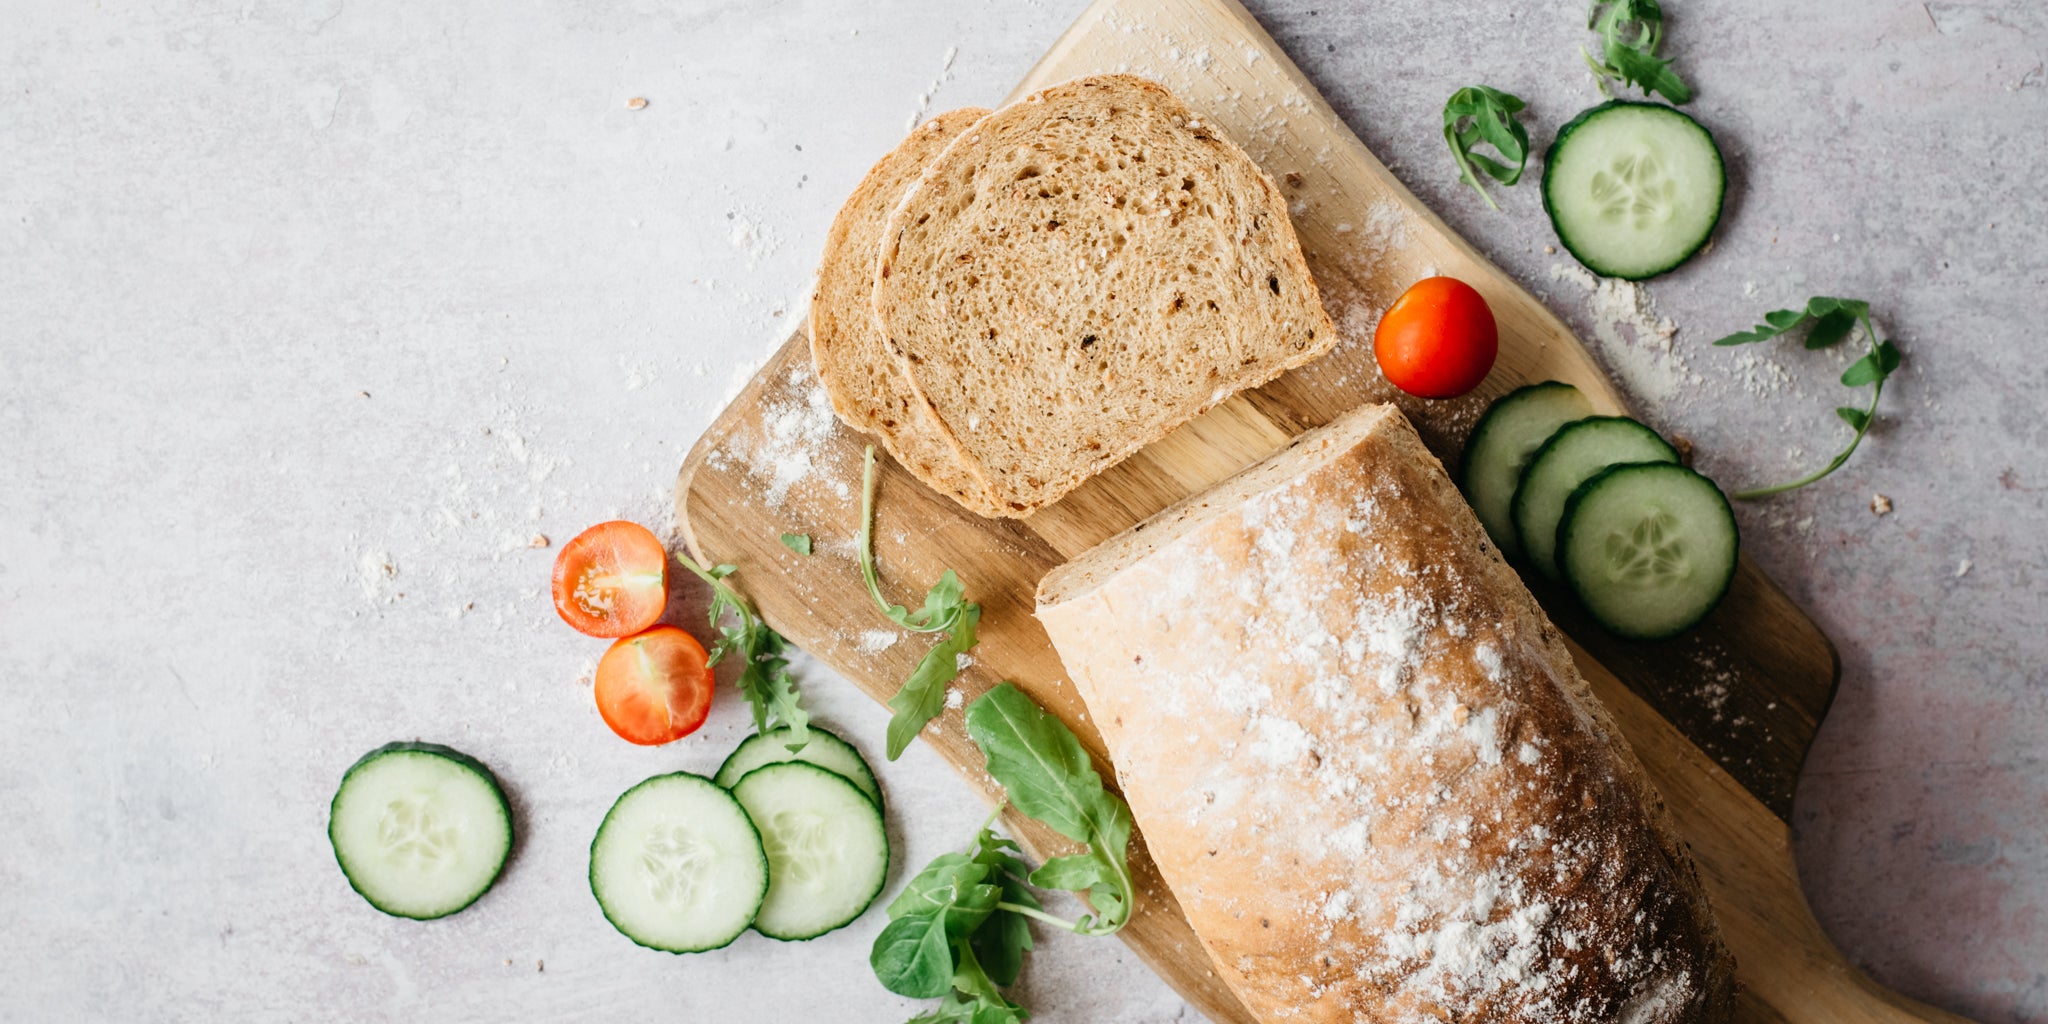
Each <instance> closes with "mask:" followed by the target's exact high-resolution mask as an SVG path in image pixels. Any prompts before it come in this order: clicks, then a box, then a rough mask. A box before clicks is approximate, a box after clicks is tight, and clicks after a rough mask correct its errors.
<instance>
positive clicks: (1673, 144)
mask: <svg viewBox="0 0 2048 1024" xmlns="http://www.w3.org/2000/svg"><path fill="white" fill-rule="evenodd" d="M1727 192H1728V177H1727V174H1726V173H1725V172H1724V170H1723V169H1722V166H1721V150H1720V149H1719V148H1718V147H1716V146H1715V145H1714V136H1713V134H1712V133H1710V132H1708V131H1707V130H1706V129H1705V128H1703V127H1701V126H1700V123H1699V122H1698V121H1695V120H1693V119H1692V118H1690V117H1687V116H1686V115H1684V114H1683V113H1680V112H1679V111H1678V110H1676V109H1674V108H1672V107H1667V106H1664V105H1662V104H1658V103H1634V102H1630V101H1627V100H1615V101H1613V102H1611V103H1602V104H1600V105H1599V106H1597V107H1594V108H1593V109H1591V110H1588V111H1586V112H1584V113H1582V114H1580V115H1579V116H1577V117H1575V118H1572V119H1571V121H1570V122H1568V123H1566V124H1565V126H1564V127H1563V128H1560V129H1558V130H1557V141H1556V142H1553V143H1551V144H1550V154H1549V156H1548V157H1546V158H1545V163H1544V167H1543V209H1544V211H1545V212H1547V213H1549V214H1550V224H1551V226H1552V227H1554V228H1556V229H1557V239H1558V241H1560V242H1563V243H1564V247H1565V248H1567V249H1570V250H1571V253H1572V255H1573V256H1576V257H1578V260H1579V262H1580V263H1583V264H1585V265H1586V268H1587V269H1589V270H1591V271H1593V272H1594V273H1596V274H1604V275H1606V276H1608V277H1619V278H1623V279H1625V280H1629V281H1640V280H1642V279H1644V278H1646V277H1655V276H1657V275H1658V274H1662V273H1664V272H1665V271H1668V270H1671V269H1673V268H1675V267H1677V266H1678V265H1679V264H1681V263H1684V262H1685V261H1686V260H1689V259H1691V258H1692V256H1693V254H1694V253H1696V252H1699V251H1700V248H1701V247H1702V246H1704V245H1706V244H1707V239H1708V238H1709V237H1710V236H1712V235H1713V233H1714V225H1715V224H1716V223H1717V222H1719V221H1720V219H1721V200H1722V198H1723V197H1724V196H1725V195H1726V194H1727Z"/></svg>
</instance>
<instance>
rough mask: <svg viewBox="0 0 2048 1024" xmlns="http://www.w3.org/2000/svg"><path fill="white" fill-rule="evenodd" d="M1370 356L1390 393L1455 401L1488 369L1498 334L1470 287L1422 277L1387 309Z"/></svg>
mask: <svg viewBox="0 0 2048 1024" xmlns="http://www.w3.org/2000/svg"><path fill="white" fill-rule="evenodd" d="M1372 351H1373V355H1374V356H1375V357H1377V358H1378V359H1379V361H1380V372H1381V373H1384V374H1386V375H1387V380H1389V381H1391V382H1393V385H1394V386H1395V387H1397V388H1400V389H1401V390H1403V391H1406V392H1408V393H1409V394H1411V395H1414V396H1416V397H1418V398H1456V397H1458V396H1459V395H1462V394H1464V393H1465V392H1467V391H1470V390H1472V389H1473V388H1476V387H1478V386H1479V382H1480V381H1482V380H1485V379H1486V374H1487V371H1489V370H1491V369H1493V359H1494V357H1495V356H1497V355H1499V354H1500V330H1499V328H1497V327H1496V326H1495V325H1494V322H1493V310H1491V309H1488V308H1487V306H1486V300H1485V299H1484V298H1481V297H1480V295H1479V293H1478V292H1477V291H1474V290H1473V288H1472V286H1471V285H1469V284H1466V283H1465V282H1463V281H1460V280H1458V279H1457V278H1454V277H1426V278H1423V279H1422V280H1420V281H1417V282H1415V284H1414V286H1413V287H1411V288H1409V289H1408V290H1407V291H1405V292H1402V293H1401V297H1400V298H1398V299H1395V300H1394V304H1393V305H1392V306H1389V307H1387V312H1386V315H1384V316H1382V317H1380V326H1379V329H1378V330H1377V331H1374V332H1373V338H1372Z"/></svg>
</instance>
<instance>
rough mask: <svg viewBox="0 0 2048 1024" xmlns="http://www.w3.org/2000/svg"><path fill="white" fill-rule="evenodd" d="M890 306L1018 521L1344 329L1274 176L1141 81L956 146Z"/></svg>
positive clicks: (1039, 109) (883, 262)
mask: <svg viewBox="0 0 2048 1024" xmlns="http://www.w3.org/2000/svg"><path fill="white" fill-rule="evenodd" d="M874 313H875V320H876V323H877V324H878V325H879V327H880V329H881V330H882V332H883V334H884V335H886V336H887V338H888V339H889V344H890V346H891V347H892V349H893V350H894V352H895V353H896V355H897V356H898V359H899V366H900V367H901V368H902V370H903V371H904V373H905V374H906V375H907V376H908V378H909V380H910V382H911V385H912V387H913V389H914V390H915V391H916V393H917V395H918V396H919V398H921V399H922V401H923V403H924V405H925V406H926V408H927V409H929V410H930V412H931V413H932V415H933V417H934V420H933V422H934V424H935V426H936V428H937V429H938V430H939V431H942V432H943V433H945V434H946V435H947V436H949V437H950V438H951V439H952V440H953V442H954V445H955V447H956V448H957V449H958V450H959V451H961V452H962V453H963V455H964V457H965V461H966V464H967V468H968V469H969V470H970V471H972V472H974V473H975V474H977V475H978V476H979V477H980V478H981V481H982V483H983V485H984V486H985V487H986V488H987V489H988V491H989V493H990V495H991V496H992V498H993V499H994V503H995V505H996V506H997V507H998V508H999V509H1000V511H1001V512H1002V514H1004V515H1009V516H1023V515H1027V514H1029V513H1030V512H1032V511H1033V510H1035V509H1038V508H1041V507H1043V506H1045V505H1047V504H1050V503H1052V502H1054V501H1057V500H1058V499H1059V498H1060V496H1062V495H1064V494H1066V493H1067V492H1068V491H1070V490H1072V489H1073V488H1074V487H1076V486H1078V485H1079V484H1080V483H1081V482H1082V481H1084V480H1086V479H1087V478H1088V477H1090V476H1092V475H1094V474H1096V473H1099V472H1101V471H1102V470H1104V469H1106V468H1108V467H1110V466H1112V465H1114V464H1116V463H1117V462H1119V461H1121V460H1122V459H1124V458H1125V457H1127V456H1129V455H1130V454H1131V453H1132V452H1135V451H1137V450H1138V449H1139V448H1141V447H1143V446H1144V445H1146V444H1147V443H1150V442H1151V441H1153V440H1155V439H1157V438H1159V437H1160V436H1162V435H1164V434H1165V433H1166V432H1167V431H1169V430H1171V429H1173V428H1174V427H1176V426H1178V425H1180V424H1181V423H1184V422H1186V421H1187V420H1189V419H1192V418H1194V417H1195V416H1196V415H1198V414H1200V413H1201V412H1203V411H1204V410H1206V409H1208V408H1209V407H1211V406H1213V405H1215V404H1217V403H1218V402H1221V401H1222V400H1223V399H1225V398H1227V397H1229V396H1230V395H1232V394H1234V393H1236V392H1238V391H1240V390H1243V389H1245V388H1249V387H1254V386H1257V385H1259V384H1263V383H1265V382H1266V381H1269V380H1271V379H1273V378H1274V377H1276V376H1278V375H1279V374H1280V373H1281V372H1283V371H1285V370H1287V369H1288V368H1290V367H1294V366H1299V365H1301V364H1303V363H1305V362H1308V361H1309V360H1311V359H1314V358H1315V357H1316V356H1319V355H1321V354H1323V353H1324V352H1326V351H1328V350H1329V348H1330V346H1331V345H1332V344H1334V343H1335V341H1336V330H1335V329H1334V328H1333V327H1332V326H1331V325H1330V320H1329V317H1328V316H1327V315H1326V314H1325V313H1324V311H1323V306H1322V302H1321V299H1320V297H1319V296H1318V293H1317V291H1316V284H1315V281H1314V279H1313V278H1311V277H1310V276H1309V271H1308V264H1307V262H1306V261H1305V260H1304V259H1303V257H1302V254H1301V247H1300V244H1299V242H1298V241H1297V240H1296V239H1295V235H1294V227H1293V225H1292V224H1291V223H1290V222H1289V221H1288V219H1287V205H1286V202H1285V201H1284V200H1283V199H1282V198H1281V195H1280V191H1279V189H1278V188H1276V187H1275V186H1274V185H1273V182H1272V179H1270V178H1268V177H1267V176H1266V174H1265V172H1263V171H1261V170H1260V169H1259V168H1258V166H1257V165H1256V164H1254V163H1253V162H1252V161H1251V158H1250V157H1247V156H1246V155H1245V154H1244V151H1243V150H1241V149H1239V148H1238V147H1237V146H1236V145H1235V144H1234V143H1232V142H1231V141H1230V140H1229V139H1226V138H1224V137H1223V135H1222V134H1221V133H1220V132H1219V131H1218V130H1217V129H1216V128H1214V127H1213V126H1211V125H1209V124H1207V123H1205V122H1203V121H1202V120H1201V119H1199V118H1197V117H1196V116H1195V115H1193V114H1192V113H1190V112H1189V111H1188V109H1187V108H1186V107H1185V106H1183V105H1182V104H1181V103H1180V101H1178V100H1176V99H1174V98H1173V96H1172V95H1171V94H1170V93H1168V92H1167V91H1166V90H1165V89H1164V88H1162V87H1160V86H1159V85H1156V84H1154V83H1152V82H1149V81H1145V80H1143V79H1139V78H1133V77H1131V76H1128V75H1104V76H1099V77H1093V78H1082V79H1077V80H1075V81H1071V82H1067V83H1064V84H1062V85H1056V86H1053V87H1051V88H1048V89H1045V90H1043V91H1041V92H1038V93H1034V94H1033V95H1031V96H1029V97H1026V98H1025V99H1023V100H1021V101H1019V102H1017V103H1013V104H1011V105H1009V106H1007V107H1004V108H1002V109H1000V110H998V111H996V112H995V113H994V114H991V115H989V117H988V118H987V119H986V120H984V121H982V122H980V123H979V124H977V125H975V126H974V128H973V129H971V130H969V131H968V132H966V133H965V134H963V135H961V136H960V137H959V138H958V139H957V140H955V141H954V142H953V143H952V144H951V145H949V146H947V147H946V150H945V152H943V153H941V154H940V155H939V156H938V157H937V158H936V159H934V160H933V161H932V162H931V164H930V165H929V166H927V167H926V168H925V170H924V173H923V174H922V175H921V176H920V177H919V179H918V182H917V184H916V186H915V187H913V188H912V189H911V191H910V193H909V194H908V195H907V196H905V198H904V200H903V203H902V205H900V206H898V207H897V208H896V210H895V212H894V213H893V214H891V216H890V218H889V223H888V225H887V226H886V227H885V228H884V229H883V237H882V242H881V252H880V256H879V258H878V262H877V263H876V265H875V283H874Z"/></svg>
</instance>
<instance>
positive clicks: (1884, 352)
mask: <svg viewBox="0 0 2048 1024" xmlns="http://www.w3.org/2000/svg"><path fill="white" fill-rule="evenodd" d="M1898 368H1899V350H1898V348H1897V347H1896V346H1894V345H1893V344H1892V343H1891V342H1889V341H1887V342H1884V343H1882V344H1880V345H1878V346H1877V347H1876V348H1874V349H1871V350H1870V354H1869V355H1867V356H1864V357H1863V358H1861V359H1858V360H1856V361H1855V362H1853V363H1850V364H1849V368H1848V369H1847V370H1844V371H1842V383H1844V384H1847V385H1848V386H1850V387H1852V388H1860V387H1862V386H1863V385H1865V384H1882V383H1884V381H1885V378H1887V377H1890V376H1891V375H1892V371H1893V370H1896V369H1898Z"/></svg>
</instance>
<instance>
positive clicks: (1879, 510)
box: [1870, 494, 1892, 516]
mask: <svg viewBox="0 0 2048 1024" xmlns="http://www.w3.org/2000/svg"><path fill="white" fill-rule="evenodd" d="M1891 511H1892V500H1891V499H1890V498H1887V497H1885V496H1884V495H1882V494H1874V495H1871V497H1870V512H1871V514H1872V515H1880V516H1885V515H1890V514H1891Z"/></svg>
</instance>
